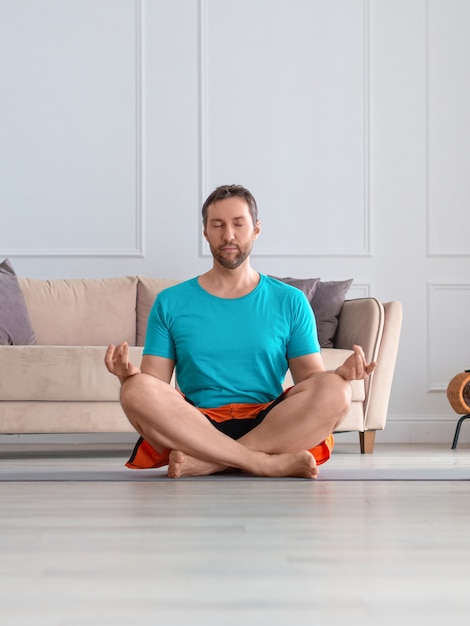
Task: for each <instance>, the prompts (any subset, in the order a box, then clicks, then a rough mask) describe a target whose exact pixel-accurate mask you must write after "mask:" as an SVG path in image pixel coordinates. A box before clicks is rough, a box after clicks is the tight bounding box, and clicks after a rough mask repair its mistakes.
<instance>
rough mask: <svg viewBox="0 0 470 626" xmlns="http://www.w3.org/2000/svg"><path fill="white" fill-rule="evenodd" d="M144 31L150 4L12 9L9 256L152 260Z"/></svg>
mask: <svg viewBox="0 0 470 626" xmlns="http://www.w3.org/2000/svg"><path fill="white" fill-rule="evenodd" d="M143 21H144V11H143V2H142V0H118V1H117V2H113V3H109V2H107V1H106V0H71V2H67V3H63V2H60V1H59V0H51V1H49V2H48V3H47V4H45V5H44V4H42V3H39V4H38V3H35V2H33V1H32V0H26V1H25V2H21V3H15V4H13V5H11V6H10V8H9V24H8V29H7V30H6V32H7V35H8V36H7V37H4V38H3V42H0V57H3V58H4V59H6V60H5V61H4V62H3V64H2V61H1V60H0V70H1V72H2V75H3V76H4V77H5V82H6V85H7V90H6V92H7V94H8V97H7V98H6V99H5V100H6V101H5V102H4V104H3V108H4V109H5V114H6V116H9V117H11V119H12V124H11V125H10V126H9V127H8V128H7V130H6V133H7V142H8V144H9V145H11V146H14V150H13V151H12V152H10V154H8V155H5V159H3V158H2V156H1V155H0V160H1V163H0V165H1V166H2V169H3V171H4V172H5V173H6V175H5V180H6V184H2V190H0V201H1V204H2V210H3V209H5V210H6V211H8V220H9V225H10V227H9V228H8V229H2V232H1V233H0V251H1V254H2V255H4V256H9V257H15V256H22V257H54V256H58V257H89V256H93V257H94V256H96V257H102V256H123V257H132V256H135V257H141V256H143V255H144V235H143V232H144V209H143V193H144V189H143V177H144V171H143V170H144V155H143V133H144V103H143V81H144V68H143V45H144V42H143ZM26 42H27V45H26ZM5 53H6V54H5ZM10 58H14V59H15V62H16V67H13V66H12V68H11V69H9V67H8V65H7V63H8V62H7V60H8V59H10ZM22 75H25V76H26V75H29V76H30V78H29V80H28V81H23V80H21V76H22ZM31 101H34V107H33V106H31V104H30V103H31ZM27 103H28V104H27ZM18 109H19V110H18ZM22 111H24V115H22V114H21V112H22ZM25 180H27V183H26V184H25ZM25 214H29V219H28V223H27V224H25V223H24V220H23V217H22V216H24V215H25Z"/></svg>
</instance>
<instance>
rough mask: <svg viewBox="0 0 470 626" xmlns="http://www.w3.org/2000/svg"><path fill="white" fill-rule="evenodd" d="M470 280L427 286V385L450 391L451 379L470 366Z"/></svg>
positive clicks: (430, 388)
mask: <svg viewBox="0 0 470 626" xmlns="http://www.w3.org/2000/svg"><path fill="white" fill-rule="evenodd" d="M468 311H470V283H460V284H454V283H450V282H449V283H428V285H427V312H428V319H427V357H428V358H427V359H426V363H427V367H428V371H427V381H428V383H427V386H428V391H446V390H447V385H448V384H449V381H450V379H451V378H452V377H453V376H455V374H457V373H458V372H462V371H463V370H465V369H466V368H469V367H470V335H469V334H468V332H466V333H464V334H462V329H468Z"/></svg>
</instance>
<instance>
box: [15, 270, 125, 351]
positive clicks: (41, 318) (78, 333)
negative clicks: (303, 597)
mask: <svg viewBox="0 0 470 626" xmlns="http://www.w3.org/2000/svg"><path fill="white" fill-rule="evenodd" d="M19 283H20V286H21V289H22V290H23V294H24V298H25V301H26V305H27V307H28V311H29V316H30V318H31V322H32V325H33V328H34V332H35V334H36V339H37V343H38V344H41V345H51V346H52V345H60V346H67V345H68V346H106V345H108V344H110V343H114V344H115V345H116V344H118V343H120V342H121V341H127V342H128V343H129V345H135V339H136V311H135V308H136V299H137V277H133V276H123V277H118V278H103V279H98V278H96V279H95V278H84V279H81V278H71V279H61V278H59V279H55V280H39V279H34V278H19Z"/></svg>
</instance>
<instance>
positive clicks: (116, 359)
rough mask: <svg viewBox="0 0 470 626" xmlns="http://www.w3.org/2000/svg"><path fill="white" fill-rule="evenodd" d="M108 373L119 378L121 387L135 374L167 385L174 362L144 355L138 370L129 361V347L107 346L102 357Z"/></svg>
mask: <svg viewBox="0 0 470 626" xmlns="http://www.w3.org/2000/svg"><path fill="white" fill-rule="evenodd" d="M104 362H105V365H106V367H107V369H108V372H110V373H111V374H114V376H117V377H118V378H119V381H120V382H121V385H122V384H123V383H124V381H126V380H127V379H128V378H130V377H131V376H135V375H136V374H141V373H143V374H149V375H150V376H154V377H155V378H159V379H160V380H162V381H164V382H166V383H169V382H170V380H171V377H172V375H173V368H174V365H175V364H174V361H172V360H171V359H165V358H163V357H159V356H149V355H144V356H143V357H142V363H141V366H140V368H138V367H137V366H136V365H134V364H133V363H131V361H129V345H128V344H127V342H125V341H124V342H122V343H120V344H119V345H118V346H114V345H112V344H111V345H109V346H108V349H107V350H106V355H105V357H104Z"/></svg>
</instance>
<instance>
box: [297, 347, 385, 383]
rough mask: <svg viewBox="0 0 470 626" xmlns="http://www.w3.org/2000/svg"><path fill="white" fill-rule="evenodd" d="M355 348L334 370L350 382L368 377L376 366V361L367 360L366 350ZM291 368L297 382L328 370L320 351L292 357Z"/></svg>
mask: <svg viewBox="0 0 470 626" xmlns="http://www.w3.org/2000/svg"><path fill="white" fill-rule="evenodd" d="M353 350H354V354H351V356H349V357H348V358H347V359H346V361H345V362H344V363H343V364H342V365H340V366H339V367H337V368H336V370H335V372H334V373H335V374H338V376H341V377H342V378H344V380H346V381H348V382H350V381H351V380H363V379H364V378H367V376H369V374H371V373H372V372H373V371H374V369H375V366H376V363H375V361H372V362H371V363H367V362H366V358H365V355H364V351H363V349H362V348H361V347H360V346H353ZM289 369H290V371H291V374H292V378H293V380H294V383H295V384H297V383H299V382H301V381H303V380H306V379H307V378H310V377H312V376H316V375H317V374H320V373H322V372H325V371H326V370H325V366H324V364H323V359H322V357H321V354H320V353H319V352H316V353H314V354H306V355H305V356H299V357H296V358H295V359H290V361H289Z"/></svg>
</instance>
